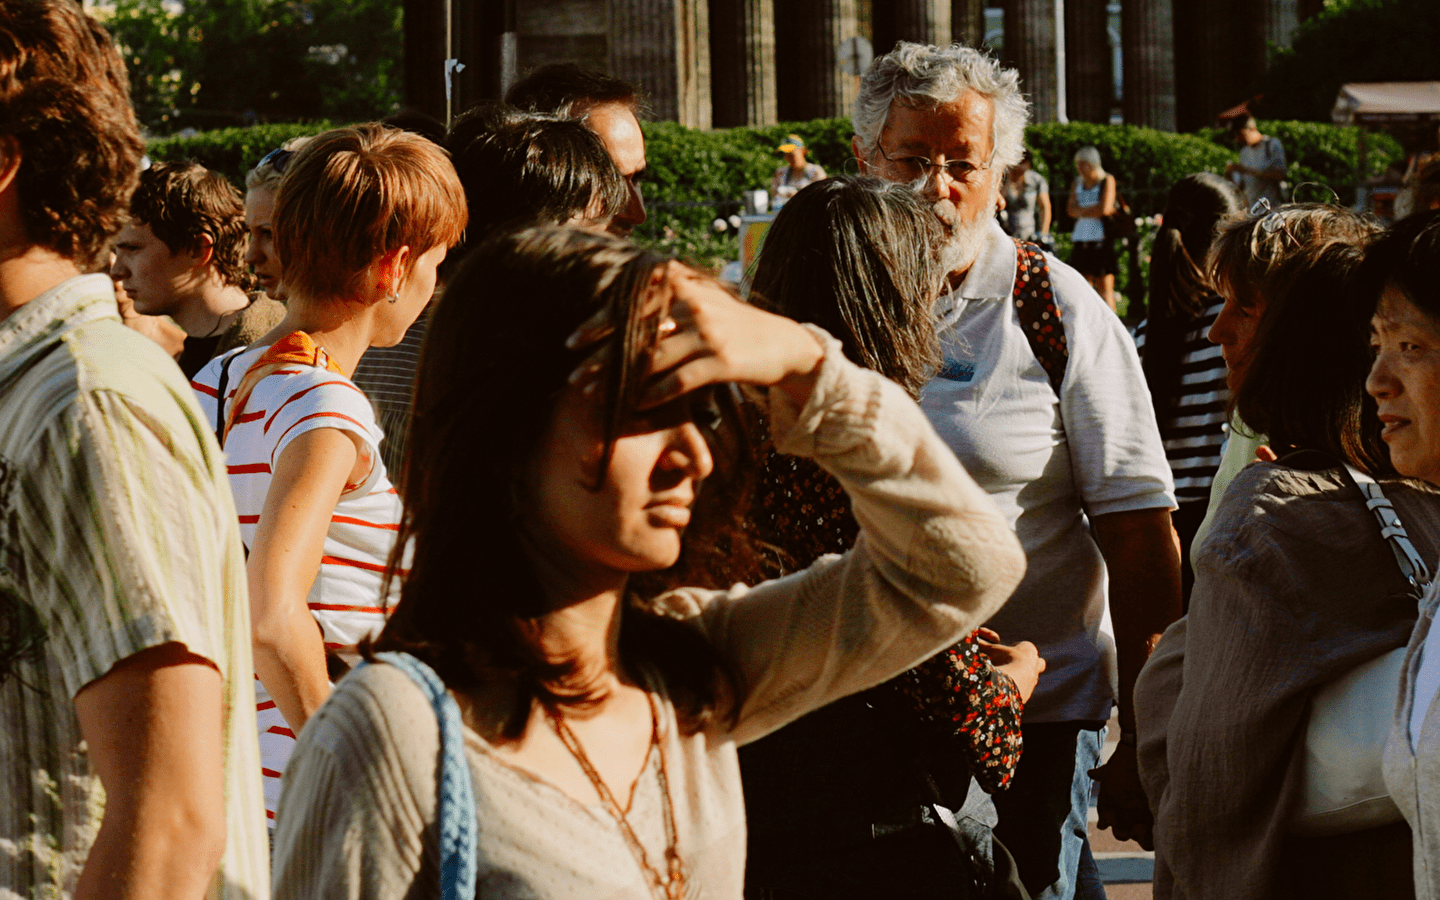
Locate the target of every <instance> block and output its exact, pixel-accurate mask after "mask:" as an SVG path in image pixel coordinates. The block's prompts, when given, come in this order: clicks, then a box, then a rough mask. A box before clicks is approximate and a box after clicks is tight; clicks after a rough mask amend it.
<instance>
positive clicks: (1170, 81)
mask: <svg viewBox="0 0 1440 900" xmlns="http://www.w3.org/2000/svg"><path fill="white" fill-rule="evenodd" d="M1182 2H1183V0H1182ZM1170 4H1171V0H1122V3H1121V6H1120V40H1121V45H1122V46H1123V47H1124V48H1125V56H1124V60H1125V62H1124V65H1125V94H1124V97H1123V104H1124V110H1125V121H1126V123H1128V124H1130V125H1143V126H1144V127H1146V128H1157V129H1159V130H1161V131H1174V130H1175V25H1174V21H1173V19H1172V17H1171V5H1170Z"/></svg>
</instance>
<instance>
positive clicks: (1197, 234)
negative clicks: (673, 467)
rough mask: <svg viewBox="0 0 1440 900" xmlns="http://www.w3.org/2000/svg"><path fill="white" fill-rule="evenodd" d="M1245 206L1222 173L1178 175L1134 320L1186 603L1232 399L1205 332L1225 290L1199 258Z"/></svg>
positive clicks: (1219, 360) (1220, 363)
mask: <svg viewBox="0 0 1440 900" xmlns="http://www.w3.org/2000/svg"><path fill="white" fill-rule="evenodd" d="M1241 209H1242V204H1241V198H1240V194H1239V193H1238V192H1237V191H1236V190H1235V187H1234V185H1232V184H1231V183H1230V182H1229V180H1227V179H1224V178H1221V177H1220V176H1219V175H1215V174H1212V173H1210V172H1201V173H1199V174H1198V175H1189V176H1187V177H1185V178H1182V179H1180V180H1179V181H1177V182H1175V186H1174V187H1172V188H1170V195H1169V197H1168V198H1167V200H1166V203H1165V212H1164V215H1163V217H1162V219H1161V222H1162V224H1161V226H1160V230H1159V231H1158V232H1157V233H1156V235H1155V248H1154V255H1153V256H1152V258H1151V261H1150V303H1149V309H1148V313H1147V315H1146V318H1145V320H1144V321H1142V322H1141V323H1140V324H1139V325H1138V326H1136V329H1135V343H1136V345H1137V346H1138V347H1139V350H1140V362H1141V364H1142V365H1143V367H1144V370H1145V382H1146V384H1147V385H1148V386H1149V388H1150V399H1151V401H1152V402H1153V403H1154V404H1155V420H1156V421H1157V422H1159V423H1160V437H1161V439H1162V440H1164V442H1165V456H1166V457H1167V458H1168V459H1169V461H1170V470H1171V472H1172V473H1173V474H1174V475H1175V497H1176V499H1177V500H1178V501H1179V503H1180V508H1179V509H1177V510H1176V511H1175V512H1174V513H1173V514H1172V516H1171V518H1172V519H1174V522H1175V532H1176V533H1177V534H1178V535H1179V536H1180V564H1181V568H1180V576H1181V588H1182V592H1183V594H1182V596H1183V597H1184V601H1185V605H1186V606H1187V607H1188V606H1189V604H1190V586H1191V585H1192V584H1194V582H1195V572H1194V570H1193V569H1191V567H1190V544H1191V541H1192V540H1194V538H1195V533H1196V531H1198V530H1199V528H1200V523H1201V521H1202V520H1204V518H1205V509H1206V505H1207V503H1208V501H1209V498H1210V484H1211V482H1212V481H1213V480H1214V477H1215V472H1216V470H1217V469H1218V468H1219V467H1220V453H1221V447H1222V445H1223V444H1224V442H1225V436H1226V433H1227V431H1228V428H1227V423H1226V418H1227V415H1226V410H1227V408H1228V406H1229V403H1230V391H1229V390H1228V389H1227V388H1226V386H1225V359H1224V357H1223V356H1222V355H1221V352H1220V348H1219V347H1218V346H1217V345H1215V344H1212V343H1210V341H1209V340H1208V338H1207V335H1208V334H1209V331H1210V324H1211V323H1212V322H1214V321H1215V317H1216V316H1217V315H1219V313H1220V308H1221V306H1222V305H1223V304H1224V302H1225V300H1224V298H1223V297H1221V296H1220V295H1219V294H1217V293H1215V290H1214V288H1212V287H1211V286H1210V283H1209V280H1208V279H1207V278H1206V276H1205V258H1206V255H1207V254H1208V253H1209V252H1210V244H1211V242H1212V241H1213V240H1214V239H1215V229H1216V227H1217V226H1218V225H1219V223H1220V222H1221V221H1222V220H1223V219H1225V218H1226V217H1228V216H1231V215H1234V214H1236V213H1238V212H1240V211H1241Z"/></svg>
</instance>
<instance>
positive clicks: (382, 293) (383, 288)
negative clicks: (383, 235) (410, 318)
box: [375, 244, 410, 299]
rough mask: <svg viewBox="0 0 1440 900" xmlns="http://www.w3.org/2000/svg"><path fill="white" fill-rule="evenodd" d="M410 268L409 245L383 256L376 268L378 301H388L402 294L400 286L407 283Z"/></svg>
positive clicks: (377, 262)
mask: <svg viewBox="0 0 1440 900" xmlns="http://www.w3.org/2000/svg"><path fill="white" fill-rule="evenodd" d="M409 267H410V246H409V245H408V244H407V245H405V246H403V247H400V248H399V249H396V250H391V251H390V252H389V253H386V254H385V255H384V256H381V257H380V259H379V260H377V261H376V266H375V269H376V273H375V274H376V281H377V283H376V285H375V286H376V288H377V290H378V296H377V299H380V298H387V299H388V298H390V297H393V296H395V295H396V294H398V293H400V286H401V284H403V283H404V281H405V273H406V272H408V271H409Z"/></svg>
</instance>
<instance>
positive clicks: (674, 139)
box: [150, 119, 1403, 268]
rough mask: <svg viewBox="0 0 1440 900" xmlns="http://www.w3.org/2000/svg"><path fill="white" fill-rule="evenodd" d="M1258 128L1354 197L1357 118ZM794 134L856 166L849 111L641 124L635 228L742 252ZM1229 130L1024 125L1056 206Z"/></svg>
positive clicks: (246, 152) (1176, 163) (1136, 189)
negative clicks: (751, 219)
mask: <svg viewBox="0 0 1440 900" xmlns="http://www.w3.org/2000/svg"><path fill="white" fill-rule="evenodd" d="M327 127H329V125H328V124H327V123H323V122H322V123H314V124H303V125H257V126H255V127H253V128H227V129H223V130H221V131H209V132H202V133H200V134H197V135H193V136H191V137H176V138H167V139H164V140H159V141H154V142H152V143H151V144H150V155H151V157H152V158H155V159H179V158H191V159H196V160H199V161H200V162H201V163H204V164H205V165H207V166H209V167H210V168H212V169H216V170H217V171H220V172H223V173H225V174H226V175H227V176H229V177H230V178H233V179H235V181H236V183H243V181H244V175H245V171H246V170H247V169H249V168H250V167H252V166H254V164H255V163H256V162H257V161H258V160H259V159H260V157H261V156H263V155H264V154H265V153H267V152H269V151H270V150H273V149H274V148H276V147H278V146H280V145H281V144H282V143H284V142H285V141H286V140H289V139H290V138H292V137H296V136H298V135H306V134H315V133H317V132H320V131H323V130H324V129H325V128H327ZM1260 127H1261V130H1262V131H1264V132H1265V133H1266V134H1273V135H1275V136H1276V137H1278V138H1280V140H1281V142H1282V143H1284V145H1285V149H1286V154H1287V157H1288V159H1289V160H1290V173H1289V174H1290V181H1291V182H1292V184H1300V183H1302V182H1307V181H1313V182H1319V183H1321V184H1325V185H1328V186H1330V187H1332V188H1334V189H1335V191H1336V193H1338V194H1339V196H1340V199H1341V202H1343V203H1347V204H1348V203H1350V202H1352V201H1353V199H1354V184H1355V171H1356V163H1357V157H1358V149H1359V144H1358V136H1359V132H1358V130H1357V129H1355V128H1340V127H1336V126H1333V125H1325V124H1321V123H1314V122H1261V123H1260ZM788 134H798V135H800V136H801V137H802V138H803V139H804V140H805V143H806V144H807V146H808V147H809V148H810V158H811V160H812V161H814V162H818V163H819V164H820V165H822V166H824V167H825V169H826V171H828V172H830V173H831V174H835V173H840V172H854V171H855V170H856V168H855V163H854V160H853V159H852V158H851V155H850V136H851V130H850V121H849V119H817V120H815V121H812V122H785V123H781V124H779V125H772V126H769V127H766V128H730V129H722V130H716V131H697V130H695V129H690V128H684V127H682V126H680V125H677V124H675V123H673V122H650V123H646V124H645V139H646V156H647V157H648V161H649V167H648V168H647V170H646V173H645V178H644V192H645V199H646V205H647V207H648V208H649V212H650V218H649V221H647V222H646V223H645V224H644V225H642V226H641V227H640V228H638V229H636V236H637V238H639V239H640V240H642V241H645V242H647V243H650V244H652V245H653V246H656V247H657V248H659V249H662V250H664V251H666V252H669V253H674V254H676V255H678V256H681V257H684V258H687V259H690V260H692V261H694V262H696V263H698V264H700V265H704V266H707V267H712V268H714V267H718V266H719V265H721V264H723V263H724V262H725V261H726V260H730V259H735V258H736V257H737V256H738V255H739V249H738V245H737V240H736V235H735V232H734V231H733V230H730V229H729V228H728V227H727V228H726V230H724V231H721V232H718V233H717V232H716V231H715V230H713V229H712V227H711V226H712V223H713V222H714V221H715V220H716V219H717V218H719V219H726V218H728V217H729V216H730V215H732V214H734V213H736V212H738V211H739V209H740V195H741V192H742V191H744V190H747V189H752V188H762V187H766V188H768V187H769V184H770V176H771V174H772V173H773V172H774V171H775V168H776V166H778V165H780V159H779V157H778V156H777V155H776V152H775V148H776V147H778V146H779V145H780V144H781V143H783V142H784V139H785V136H786V135H788ZM1227 140H1228V138H1227V137H1226V136H1225V135H1224V134H1223V133H1221V132H1216V131H1213V130H1206V131H1202V132H1200V133H1197V134H1173V133H1168V132H1161V131H1155V130H1153V129H1149V128H1136V127H1133V126H1129V125H1094V124H1089V123H1071V124H1068V125H1059V124H1054V123H1046V124H1041V125H1031V126H1030V127H1029V128H1028V129H1027V131H1026V141H1027V143H1028V144H1029V146H1030V147H1031V149H1032V150H1033V151H1034V153H1035V157H1036V168H1037V169H1038V170H1039V171H1040V172H1041V173H1042V174H1045V175H1046V176H1047V177H1048V178H1049V179H1050V187H1051V190H1052V191H1053V192H1054V193H1055V194H1056V198H1057V201H1059V202H1058V208H1057V213H1063V210H1064V203H1063V195H1064V193H1065V191H1067V190H1068V189H1069V184H1070V182H1071V180H1072V179H1073V178H1074V175H1073V173H1074V164H1073V162H1072V160H1073V159H1074V156H1075V151H1076V150H1078V149H1080V148H1081V147H1083V146H1085V145H1087V144H1093V145H1094V146H1096V147H1098V148H1099V150H1100V154H1101V157H1102V158H1103V159H1104V161H1105V167H1106V168H1107V169H1108V170H1109V171H1110V172H1112V173H1113V174H1114V175H1115V176H1116V178H1117V180H1118V181H1119V183H1120V186H1121V190H1122V191H1123V192H1124V194H1125V196H1126V198H1127V200H1128V201H1129V202H1130V205H1131V207H1132V208H1133V209H1134V211H1135V213H1136V214H1137V215H1141V216H1148V215H1152V214H1154V213H1156V212H1159V211H1160V210H1161V209H1162V208H1163V207H1164V205H1165V194H1166V192H1168V191H1169V189H1170V185H1172V184H1174V183H1175V182H1176V181H1177V180H1179V179H1180V178H1183V177H1184V176H1186V175H1189V174H1191V173H1193V172H1201V171H1208V172H1216V173H1219V172H1223V171H1224V170H1225V164H1226V163H1227V162H1230V161H1231V160H1233V159H1235V150H1234V148H1233V147H1231V146H1229V144H1228V143H1226V142H1227ZM1367 140H1368V142H1369V158H1368V164H1367V168H1366V175H1367V176H1369V175H1375V174H1379V173H1380V172H1383V171H1384V170H1385V169H1386V168H1387V167H1388V166H1390V165H1392V164H1394V163H1395V162H1396V161H1397V160H1400V159H1402V158H1403V157H1402V152H1401V149H1400V145H1399V144H1398V143H1397V142H1396V141H1395V140H1394V139H1393V138H1391V137H1390V136H1389V135H1386V134H1377V133H1371V134H1370V135H1369V136H1368V137H1367ZM1312 193H1313V194H1315V196H1311V195H1310V194H1312ZM1319 193H1323V192H1307V193H1305V194H1303V195H1302V197H1301V199H1319ZM1062 218H1063V216H1062ZM1062 227H1063V226H1062Z"/></svg>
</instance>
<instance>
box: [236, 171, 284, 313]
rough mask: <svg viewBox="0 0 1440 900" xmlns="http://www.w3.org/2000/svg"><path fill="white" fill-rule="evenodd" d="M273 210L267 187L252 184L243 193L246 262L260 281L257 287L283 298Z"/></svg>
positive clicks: (270, 195) (273, 200)
mask: <svg viewBox="0 0 1440 900" xmlns="http://www.w3.org/2000/svg"><path fill="white" fill-rule="evenodd" d="M274 212H275V192H274V191H273V190H271V189H270V188H263V187H257V188H251V189H250V190H249V191H247V192H246V193H245V230H246V231H248V232H249V233H250V244H249V246H248V247H247V248H246V250H245V262H246V263H247V264H248V265H249V266H250V268H251V270H252V271H254V273H255V277H256V278H257V279H259V281H260V289H261V290H262V291H264V292H265V293H266V294H268V295H270V296H271V297H273V298H274V299H277V300H281V299H284V292H283V291H282V289H281V287H280V257H278V256H276V255H275V232H274V231H273V230H272V228H271V217H272V216H273V215H274Z"/></svg>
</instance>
